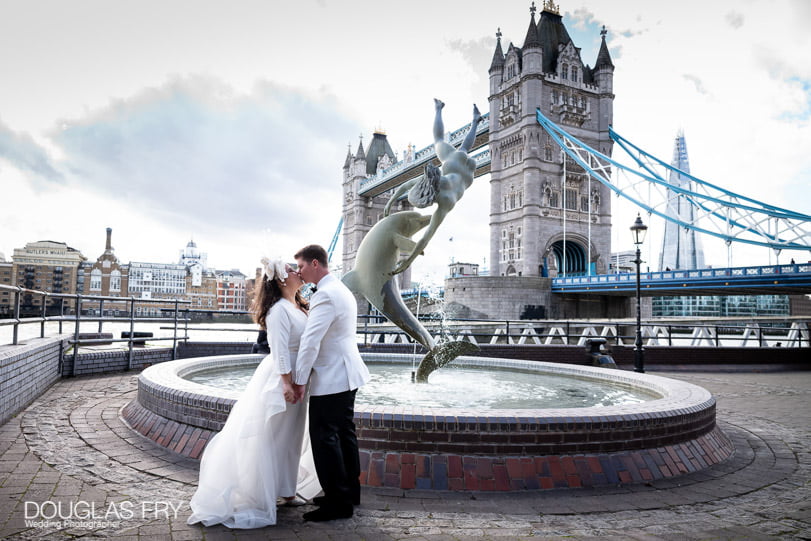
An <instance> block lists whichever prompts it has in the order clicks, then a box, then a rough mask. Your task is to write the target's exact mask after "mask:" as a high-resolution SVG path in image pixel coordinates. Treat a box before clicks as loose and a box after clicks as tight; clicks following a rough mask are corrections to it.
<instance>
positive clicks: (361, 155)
mask: <svg viewBox="0 0 811 541" xmlns="http://www.w3.org/2000/svg"><path fill="white" fill-rule="evenodd" d="M355 159H356V160H365V159H366V151H364V150H363V134H360V143H358V152H357V153H356V154H355Z"/></svg>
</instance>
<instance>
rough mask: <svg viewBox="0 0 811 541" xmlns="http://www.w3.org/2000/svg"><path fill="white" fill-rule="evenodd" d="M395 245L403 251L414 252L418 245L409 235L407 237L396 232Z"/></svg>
mask: <svg viewBox="0 0 811 541" xmlns="http://www.w3.org/2000/svg"><path fill="white" fill-rule="evenodd" d="M394 245H395V246H397V247H398V248H399V249H400V250H402V251H403V252H413V251H414V248H415V247H416V246H417V243H416V242H414V241H413V240H411V239H410V238H408V237H405V236H403V235H400V234H395V235H394Z"/></svg>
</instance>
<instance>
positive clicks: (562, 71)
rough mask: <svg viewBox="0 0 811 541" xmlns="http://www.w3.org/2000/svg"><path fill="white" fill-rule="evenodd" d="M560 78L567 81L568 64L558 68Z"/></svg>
mask: <svg viewBox="0 0 811 541" xmlns="http://www.w3.org/2000/svg"><path fill="white" fill-rule="evenodd" d="M560 78H561V79H568V78H569V64H563V65H562V66H561V68H560Z"/></svg>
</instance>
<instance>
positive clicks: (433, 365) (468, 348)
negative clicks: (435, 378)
mask: <svg viewBox="0 0 811 541" xmlns="http://www.w3.org/2000/svg"><path fill="white" fill-rule="evenodd" d="M476 351H480V348H479V346H477V345H476V344H474V343H472V342H467V341H458V342H456V341H452V342H445V343H442V344H439V345H438V346H437V347H435V348H434V349H432V350H431V351H429V352H428V354H427V355H426V356H425V357H423V359H422V361H420V365H419V366H418V367H417V381H418V382H419V383H425V382H427V381H428V376H429V375H430V374H431V372H433V371H434V370H436V369H438V368H442V367H443V366H445V365H447V364H448V363H450V362H451V361H452V360H454V359H455V358H456V357H458V356H459V355H466V354H469V353H473V352H476Z"/></svg>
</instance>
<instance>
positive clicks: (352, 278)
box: [341, 270, 362, 295]
mask: <svg viewBox="0 0 811 541" xmlns="http://www.w3.org/2000/svg"><path fill="white" fill-rule="evenodd" d="M341 281H342V282H343V283H344V285H346V287H348V288H349V291H351V292H352V293H357V294H358V295H361V294H362V293H361V291H360V284H358V276H357V274H356V273H355V271H353V270H352V271H349V272H347V273H346V274H344V276H343V278H341Z"/></svg>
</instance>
